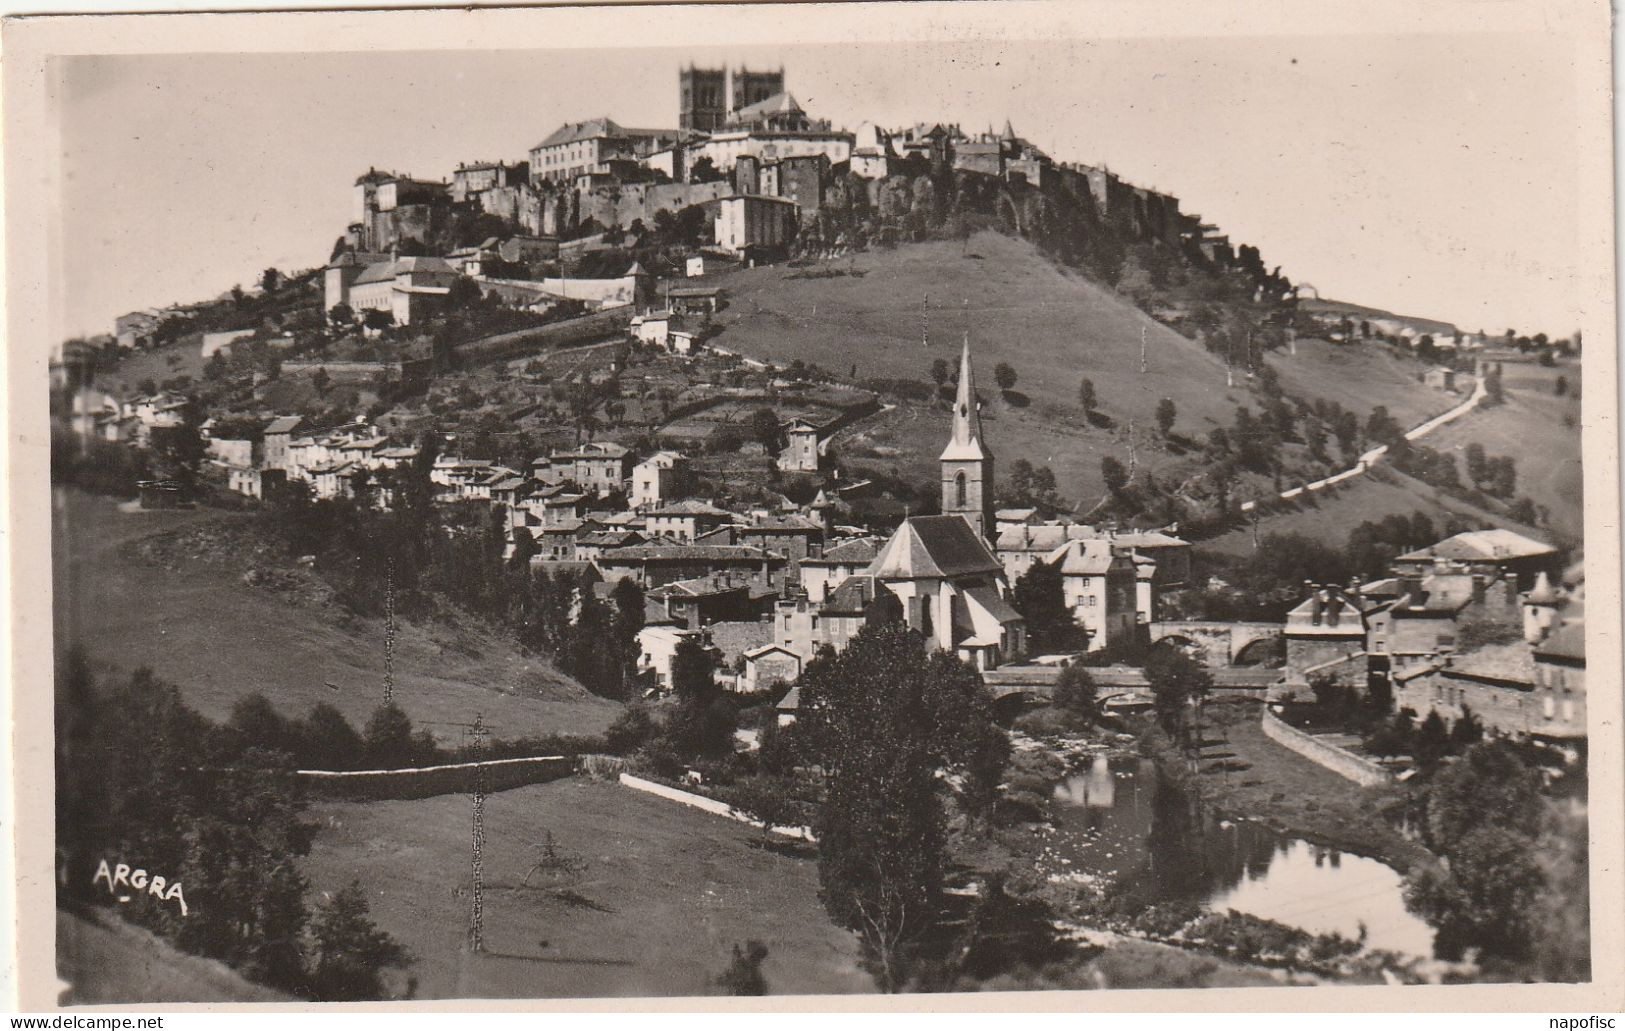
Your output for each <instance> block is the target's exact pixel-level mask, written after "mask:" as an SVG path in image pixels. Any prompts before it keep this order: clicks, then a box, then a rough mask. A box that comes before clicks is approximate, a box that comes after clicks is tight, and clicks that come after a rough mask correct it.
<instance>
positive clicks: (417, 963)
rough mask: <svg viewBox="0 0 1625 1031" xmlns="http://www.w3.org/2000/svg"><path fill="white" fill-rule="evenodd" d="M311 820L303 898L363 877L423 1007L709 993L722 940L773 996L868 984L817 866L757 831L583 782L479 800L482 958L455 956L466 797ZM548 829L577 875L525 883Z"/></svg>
mask: <svg viewBox="0 0 1625 1031" xmlns="http://www.w3.org/2000/svg"><path fill="white" fill-rule="evenodd" d="M314 815H315V816H316V817H317V818H318V819H319V820H320V821H321V823H322V830H321V833H320V834H319V835H317V838H316V843H315V847H314V849H313V851H312V852H311V855H310V857H309V859H308V860H307V861H306V862H305V864H304V866H305V873H306V874H307V876H309V877H310V879H311V882H312V886H313V888H314V890H315V891H316V892H318V893H320V892H323V891H336V890H338V889H339V888H341V887H343V886H344V885H346V884H348V883H349V882H350V881H351V880H352V879H354V878H360V880H361V882H362V883H363V884H364V885H365V886H366V888H367V894H368V904H369V906H370V907H371V910H372V916H373V919H375V920H376V921H377V922H378V925H379V926H380V927H382V928H383V929H384V930H386V931H388V932H389V933H390V934H392V935H394V936H395V937H396V938H397V939H399V940H400V941H401V943H402V944H404V945H405V946H406V947H407V948H408V949H410V950H411V952H412V955H413V957H414V962H413V965H412V967H411V969H410V970H409V971H407V973H408V975H409V976H412V977H415V978H416V979H417V983H418V991H417V995H418V997H419V998H431V999H433V998H460V997H470V998H499V999H500V998H538V999H546V998H563V997H577V996H655V995H709V994H715V992H716V989H715V988H714V987H713V985H712V979H713V978H714V977H716V975H717V974H719V973H721V972H722V971H723V969H724V968H725V967H726V966H727V965H728V960H729V956H730V953H731V951H732V949H733V946H734V944H735V943H738V944H741V945H743V944H744V943H745V942H746V941H748V940H752V939H754V940H757V941H760V942H762V943H763V944H764V945H766V946H767V949H768V957H767V961H766V962H765V963H764V964H763V967H762V971H763V974H764V975H765V976H766V978H767V982H768V987H769V989H770V990H771V991H772V992H773V994H775V995H780V994H810V993H835V992H859V991H873V990H874V983H873V981H872V980H870V978H869V977H868V975H866V974H864V973H862V972H861V971H860V970H859V969H858V968H857V951H858V950H857V943H856V941H855V939H853V937H852V936H851V935H849V934H847V933H845V932H843V931H841V930H839V929H838V928H836V927H835V926H834V925H832V924H831V923H830V921H829V918H828V917H827V916H826V915H825V914H824V911H823V907H822V906H821V905H820V904H819V902H818V870H817V866H816V864H815V863H814V862H813V860H812V859H810V858H798V857H796V856H793V855H780V854H777V853H775V852H769V851H764V850H763V849H762V848H760V847H759V845H758V844H757V841H758V839H759V838H760V832H759V831H756V830H754V829H752V828H750V827H747V826H745V825H744V824H741V823H736V822H734V821H732V820H727V819H724V818H723V817H720V816H716V815H714V814H711V813H706V812H702V811H700V810H698V809H690V808H687V807H685V806H681V805H678V804H676V803H673V802H668V801H666V800H664V799H659V798H655V797H653V796H651V795H646V794H641V793H639V792H635V791H633V790H631V789H630V788H624V787H621V786H620V785H618V784H609V783H603V782H594V781H588V780H583V779H579V778H578V779H572V780H567V781H557V782H555V783H552V784H544V785H536V786H533V787H526V788H519V789H517V790H514V791H504V792H499V793H497V794H494V795H491V796H490V797H489V798H488V799H487V800H486V808H485V835H486V838H485V850H484V867H485V885H486V887H485V945H486V950H487V951H486V954H485V955H479V956H476V955H471V954H470V953H469V951H468V949H467V947H466V941H467V932H468V919H469V899H468V894H467V888H468V884H469V853H468V840H469V839H468V828H469V819H470V816H469V801H468V798H467V796H464V795H444V796H440V797H437V798H429V799H423V800H421V801H413V802H375V803H371V804H365V805H362V804H349V803H327V804H322V805H319V806H317V807H316V808H315V810H314ZM549 835H551V836H552V840H553V843H554V845H555V847H556V849H557V850H558V852H559V854H560V855H561V856H563V857H565V858H566V859H567V860H570V861H572V862H575V863H579V864H582V865H581V866H580V868H579V869H578V871H577V872H576V873H575V874H574V875H570V876H565V877H562V878H561V879H558V880H554V881H552V882H547V880H546V878H545V877H541V876H534V877H533V878H532V881H531V883H530V884H528V885H527V884H526V883H525V878H526V875H527V874H529V873H531V870H532V867H534V865H535V864H536V862H537V858H538V853H539V845H540V843H541V842H542V841H544V840H545V839H546V838H547V837H548V836H549ZM544 883H548V884H549V886H550V887H551V888H552V889H554V890H544V888H543V887H542V884H544Z"/></svg>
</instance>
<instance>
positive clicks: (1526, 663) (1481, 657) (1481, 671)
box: [1444, 641, 1535, 684]
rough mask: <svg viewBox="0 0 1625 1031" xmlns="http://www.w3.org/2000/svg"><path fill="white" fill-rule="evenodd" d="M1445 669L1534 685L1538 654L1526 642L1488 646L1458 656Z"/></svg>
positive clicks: (1447, 671) (1473, 675)
mask: <svg viewBox="0 0 1625 1031" xmlns="http://www.w3.org/2000/svg"><path fill="white" fill-rule="evenodd" d="M1444 672H1445V673H1446V674H1450V673H1461V674H1465V675H1467V676H1472V677H1483V678H1485V679H1489V680H1510V681H1515V682H1518V683H1522V684H1531V683H1533V682H1534V679H1535V655H1534V652H1533V651H1531V650H1530V648H1529V645H1527V644H1525V643H1524V642H1522V641H1515V642H1513V643H1511V644H1491V645H1485V646H1484V647H1482V648H1475V649H1473V650H1472V651H1470V652H1465V653H1463V654H1460V655H1457V656H1455V657H1454V658H1453V659H1452V660H1451V662H1450V665H1449V666H1447V667H1446V668H1445V671H1444Z"/></svg>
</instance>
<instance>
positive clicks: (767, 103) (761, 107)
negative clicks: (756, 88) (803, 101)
mask: <svg viewBox="0 0 1625 1031" xmlns="http://www.w3.org/2000/svg"><path fill="white" fill-rule="evenodd" d="M805 113H806V112H805V111H803V110H802V109H801V105H800V104H798V103H796V98H795V97H793V96H791V95H790V94H789V92H787V91H781V92H779V93H775V94H773V95H772V96H771V97H768V98H767V99H766V100H758V101H757V102H756V103H754V104H747V105H746V106H744V107H742V108H740V109H739V110H738V111H736V112H734V119H735V120H736V121H741V122H748V121H750V120H751V119H753V118H761V117H763V116H766V115H796V114H805Z"/></svg>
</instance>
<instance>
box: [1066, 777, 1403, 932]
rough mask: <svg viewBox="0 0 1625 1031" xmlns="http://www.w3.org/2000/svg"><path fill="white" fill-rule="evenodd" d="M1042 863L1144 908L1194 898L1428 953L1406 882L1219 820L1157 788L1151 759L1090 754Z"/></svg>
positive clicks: (1336, 854) (1354, 859)
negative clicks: (1107, 886) (1102, 882)
mask: <svg viewBox="0 0 1625 1031" xmlns="http://www.w3.org/2000/svg"><path fill="white" fill-rule="evenodd" d="M1054 801H1055V803H1056V804H1055V805H1054V807H1053V808H1054V814H1055V820H1056V825H1057V826H1056V835H1055V839H1054V840H1053V842H1052V844H1051V855H1052V856H1054V857H1056V859H1057V861H1058V862H1060V863H1062V864H1064V869H1067V870H1070V871H1075V872H1079V873H1084V874H1088V875H1094V876H1097V877H1103V878H1108V879H1110V880H1111V881H1112V882H1113V884H1114V888H1113V890H1115V891H1121V892H1124V893H1129V894H1134V895H1138V896H1140V897H1141V898H1142V899H1144V900H1145V901H1148V902H1167V901H1176V900H1189V901H1196V902H1199V903H1201V904H1203V905H1204V906H1206V907H1207V908H1209V909H1212V910H1213V911H1215V912H1221V913H1222V912H1224V911H1226V910H1230V909H1234V910H1236V911H1238V912H1242V913H1249V914H1251V915H1253V916H1257V917H1263V918H1265V919H1269V920H1275V921H1279V922H1280V923H1283V924H1289V925H1291V926H1293V927H1299V928H1302V929H1303V930H1305V931H1310V932H1312V933H1316V934H1325V933H1333V932H1335V933H1337V934H1341V935H1344V936H1345V937H1349V938H1357V937H1358V936H1359V935H1360V933H1361V927H1362V925H1363V927H1364V929H1365V934H1366V944H1367V946H1368V947H1370V948H1373V949H1389V950H1393V951H1395V952H1400V953H1405V954H1407V955H1412V956H1424V957H1425V956H1432V955H1433V930H1432V928H1430V927H1429V926H1428V925H1427V924H1426V923H1424V922H1423V921H1422V920H1421V919H1420V918H1419V917H1417V916H1415V915H1413V914H1412V913H1410V912H1409V911H1407V910H1406V908H1405V902H1404V899H1403V896H1402V888H1403V878H1401V876H1400V875H1399V873H1398V872H1397V871H1396V870H1394V869H1393V868H1392V867H1389V866H1387V865H1385V864H1383V863H1381V862H1379V861H1377V860H1375V859H1369V858H1366V857H1364V856H1357V855H1353V854H1351V853H1348V852H1341V851H1339V850H1337V849H1334V848H1329V847H1326V846H1323V845H1316V844H1313V843H1311V842H1308V841H1305V840H1303V839H1301V838H1295V837H1292V836H1290V835H1284V834H1280V833H1277V832H1275V831H1273V830H1271V829H1269V828H1268V827H1265V826H1263V825H1262V824H1258V823H1253V822H1250V821H1246V820H1233V819H1227V818H1224V817H1222V816H1220V815H1218V814H1216V813H1213V812H1211V811H1207V810H1205V809H1203V808H1202V807H1201V806H1200V804H1199V803H1197V802H1196V801H1194V800H1192V799H1190V798H1189V797H1188V796H1186V795H1184V794H1183V793H1181V792H1179V791H1178V790H1176V789H1173V788H1171V787H1170V786H1168V785H1167V784H1165V783H1163V782H1162V780H1161V778H1159V777H1158V776H1157V771H1156V767H1155V765H1154V764H1153V763H1152V762H1151V761H1150V760H1149V759H1140V758H1107V757H1106V756H1104V755H1096V756H1093V757H1092V758H1090V759H1088V760H1086V761H1085V765H1084V766H1083V768H1081V769H1079V770H1077V771H1076V772H1074V773H1072V774H1070V775H1069V776H1068V777H1067V778H1066V779H1065V780H1063V781H1061V782H1060V783H1059V784H1057V785H1056V786H1055V790H1054Z"/></svg>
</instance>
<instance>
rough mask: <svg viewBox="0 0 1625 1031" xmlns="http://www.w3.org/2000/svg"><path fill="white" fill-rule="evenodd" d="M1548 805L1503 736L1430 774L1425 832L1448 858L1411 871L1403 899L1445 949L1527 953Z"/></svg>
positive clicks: (1531, 773)
mask: <svg viewBox="0 0 1625 1031" xmlns="http://www.w3.org/2000/svg"><path fill="white" fill-rule="evenodd" d="M1425 726H1426V724H1424V727H1425ZM1418 750H1419V751H1420V749H1418ZM1545 805H1546V803H1545V802H1544V801H1543V799H1542V798H1541V783H1540V774H1539V773H1538V772H1537V771H1535V770H1534V769H1532V768H1531V767H1530V766H1529V765H1528V764H1527V763H1525V762H1524V760H1523V759H1522V758H1521V757H1520V756H1519V755H1518V752H1517V750H1516V748H1515V747H1514V746H1512V745H1509V744H1507V743H1506V742H1503V741H1489V742H1484V743H1481V744H1476V745H1473V746H1472V747H1470V748H1468V749H1467V751H1466V752H1465V753H1463V755H1462V756H1461V758H1460V759H1459V760H1458V761H1456V762H1455V763H1452V764H1451V765H1449V766H1448V767H1445V768H1443V769H1441V770H1440V771H1439V772H1438V773H1437V774H1435V775H1434V777H1433V780H1432V782H1431V784H1430V785H1429V787H1428V790H1427V794H1426V802H1425V812H1426V820H1425V822H1424V824H1423V836H1424V840H1425V842H1426V844H1427V845H1428V847H1429V849H1431V850H1432V851H1433V852H1435V853H1436V854H1438V855H1439V856H1440V857H1442V858H1443V859H1444V860H1446V862H1447V864H1448V865H1447V866H1434V865H1431V864H1430V865H1429V866H1426V867H1424V868H1422V869H1421V870H1419V871H1418V872H1417V873H1415V874H1413V875H1412V877H1411V878H1410V880H1409V881H1408V882H1407V884H1406V890H1405V900H1406V903H1407V905H1409V906H1410V907H1411V908H1412V909H1413V910H1414V911H1416V912H1418V913H1419V914H1421V915H1422V916H1423V917H1424V918H1425V919H1427V920H1428V922H1429V923H1431V924H1433V926H1434V927H1435V928H1437V929H1438V931H1439V941H1438V945H1439V949H1440V952H1441V954H1442V955H1445V956H1446V957H1450V956H1453V955H1459V954H1460V953H1461V951H1462V950H1463V949H1464V948H1466V947H1468V946H1476V947H1478V948H1481V949H1483V950H1484V951H1485V952H1486V953H1489V954H1492V955H1497V956H1502V957H1507V958H1512V959H1518V958H1522V957H1523V956H1525V955H1527V954H1528V952H1529V951H1530V947H1531V942H1532V939H1533V932H1534V930H1535V926H1534V915H1535V913H1536V905H1537V900H1538V898H1539V894H1540V891H1541V888H1542V886H1543V884H1544V876H1543V873H1542V871H1541V868H1540V864H1539V861H1538V859H1537V854H1538V853H1539V851H1540V850H1541V846H1539V845H1537V844H1536V840H1537V837H1538V836H1539V834H1540V832H1541V828H1542V821H1543V818H1544V810H1545Z"/></svg>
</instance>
